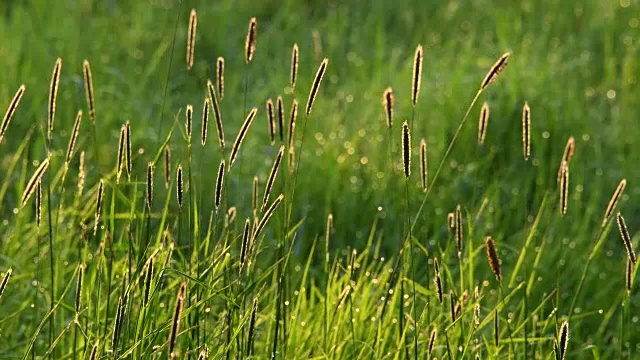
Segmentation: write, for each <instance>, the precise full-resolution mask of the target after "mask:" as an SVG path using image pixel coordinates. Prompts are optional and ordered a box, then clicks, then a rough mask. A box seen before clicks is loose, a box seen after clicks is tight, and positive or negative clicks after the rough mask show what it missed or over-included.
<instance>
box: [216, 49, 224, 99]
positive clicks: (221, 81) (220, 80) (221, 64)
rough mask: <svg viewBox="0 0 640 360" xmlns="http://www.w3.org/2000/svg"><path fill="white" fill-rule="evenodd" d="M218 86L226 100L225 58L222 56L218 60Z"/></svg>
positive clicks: (220, 93) (221, 95)
mask: <svg viewBox="0 0 640 360" xmlns="http://www.w3.org/2000/svg"><path fill="white" fill-rule="evenodd" d="M216 86H217V87H218V94H219V95H220V100H222V99H223V98H224V58H223V57H222V56H220V57H218V60H216Z"/></svg>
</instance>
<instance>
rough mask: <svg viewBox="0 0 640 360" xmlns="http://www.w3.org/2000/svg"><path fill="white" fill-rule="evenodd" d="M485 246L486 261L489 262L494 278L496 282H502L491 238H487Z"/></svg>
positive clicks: (500, 269)
mask: <svg viewBox="0 0 640 360" xmlns="http://www.w3.org/2000/svg"><path fill="white" fill-rule="evenodd" d="M485 246H486V248H487V259H488V260H489V266H490V267H491V271H492V272H493V274H494V275H495V276H496V280H498V281H502V266H501V264H500V258H499V257H498V250H497V249H496V245H495V243H494V242H493V239H492V238H491V236H487V238H486V239H485Z"/></svg>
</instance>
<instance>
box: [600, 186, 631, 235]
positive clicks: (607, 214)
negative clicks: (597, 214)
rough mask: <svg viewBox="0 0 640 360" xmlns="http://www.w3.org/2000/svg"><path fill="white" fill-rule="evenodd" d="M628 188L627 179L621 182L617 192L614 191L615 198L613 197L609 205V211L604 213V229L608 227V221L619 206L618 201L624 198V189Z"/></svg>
mask: <svg viewBox="0 0 640 360" xmlns="http://www.w3.org/2000/svg"><path fill="white" fill-rule="evenodd" d="M626 186H627V179H622V180H620V183H619V184H618V187H617V188H616V191H614V193H613V196H611V200H609V205H607V209H606V210H605V212H604V218H603V219H602V227H605V226H606V225H607V221H608V220H609V218H610V217H611V215H612V214H613V210H615V208H616V206H617V205H618V201H619V200H620V198H621V197H622V193H623V192H624V188H625V187H626Z"/></svg>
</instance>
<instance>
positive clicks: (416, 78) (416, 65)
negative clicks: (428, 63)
mask: <svg viewBox="0 0 640 360" xmlns="http://www.w3.org/2000/svg"><path fill="white" fill-rule="evenodd" d="M422 58H423V49H422V45H418V47H417V48H416V52H415V54H414V56H413V81H412V82H411V103H412V104H413V106H416V104H417V103H418V96H419V95H420V83H421V82H422Z"/></svg>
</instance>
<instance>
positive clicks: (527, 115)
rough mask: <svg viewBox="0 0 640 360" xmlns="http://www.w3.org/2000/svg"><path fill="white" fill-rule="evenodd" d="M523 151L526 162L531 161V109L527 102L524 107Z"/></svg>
mask: <svg viewBox="0 0 640 360" xmlns="http://www.w3.org/2000/svg"><path fill="white" fill-rule="evenodd" d="M522 151H523V154H524V160H525V161H526V160H529V155H531V109H530V108H529V104H528V103H526V102H525V103H524V106H523V107H522Z"/></svg>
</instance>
